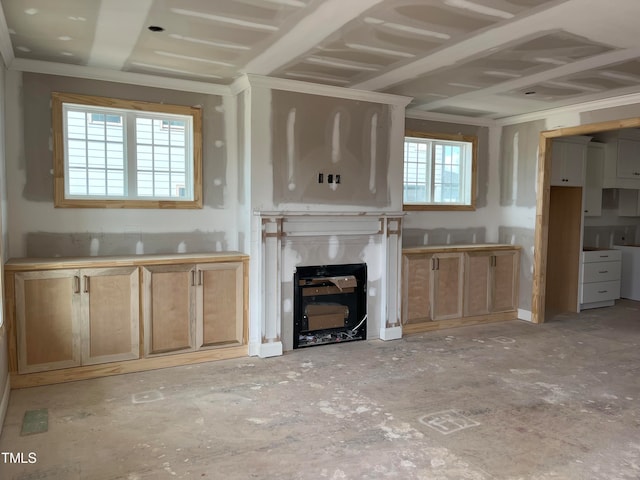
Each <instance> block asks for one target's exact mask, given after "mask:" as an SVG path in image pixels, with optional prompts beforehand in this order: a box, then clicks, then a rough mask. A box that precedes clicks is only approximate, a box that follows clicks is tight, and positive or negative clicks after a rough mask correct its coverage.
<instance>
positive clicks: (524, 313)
mask: <svg viewBox="0 0 640 480" xmlns="http://www.w3.org/2000/svg"><path fill="white" fill-rule="evenodd" d="M518 318H519V319H520V320H526V321H527V322H530V321H531V318H532V314H531V311H529V310H522V309H521V308H519V309H518Z"/></svg>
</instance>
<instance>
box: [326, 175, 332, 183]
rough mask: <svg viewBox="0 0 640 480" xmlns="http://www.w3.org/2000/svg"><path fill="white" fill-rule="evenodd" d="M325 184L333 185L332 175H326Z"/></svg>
mask: <svg viewBox="0 0 640 480" xmlns="http://www.w3.org/2000/svg"><path fill="white" fill-rule="evenodd" d="M327 183H333V173H330V174H329V175H327Z"/></svg>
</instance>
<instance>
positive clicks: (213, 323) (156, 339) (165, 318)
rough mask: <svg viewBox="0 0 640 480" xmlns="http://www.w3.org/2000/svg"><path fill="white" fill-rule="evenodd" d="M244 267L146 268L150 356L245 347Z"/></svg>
mask: <svg viewBox="0 0 640 480" xmlns="http://www.w3.org/2000/svg"><path fill="white" fill-rule="evenodd" d="M242 267H243V264H242V263H241V262H230V263H212V264H195V265H194V264H184V265H162V266H149V267H144V268H143V283H144V286H145V287H144V314H143V315H144V323H145V332H146V335H145V354H146V355H157V354H167V353H181V352H185V351H193V350H200V349H203V348H207V347H216V346H224V345H229V344H241V343H242V341H243V296H242V291H243V284H242V282H243V268H242Z"/></svg>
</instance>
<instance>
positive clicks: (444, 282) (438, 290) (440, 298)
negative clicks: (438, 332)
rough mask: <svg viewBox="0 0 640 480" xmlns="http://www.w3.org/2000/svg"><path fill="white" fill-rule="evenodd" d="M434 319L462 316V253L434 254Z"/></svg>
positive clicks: (432, 300)
mask: <svg viewBox="0 0 640 480" xmlns="http://www.w3.org/2000/svg"><path fill="white" fill-rule="evenodd" d="M433 259H434V261H435V262H436V264H435V269H434V272H433V273H434V275H433V290H432V293H433V297H432V299H431V302H432V305H433V319H434V320H446V319H449V318H458V317H461V316H462V283H463V282H462V273H463V269H462V254H460V253H449V254H447V253H444V254H436V255H434V256H433Z"/></svg>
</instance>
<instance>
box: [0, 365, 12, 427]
mask: <svg viewBox="0 0 640 480" xmlns="http://www.w3.org/2000/svg"><path fill="white" fill-rule="evenodd" d="M9 393H11V382H10V378H9V374H8V373H7V383H5V385H4V394H3V395H2V402H0V435H2V426H3V425H4V417H5V416H6V415H7V408H9Z"/></svg>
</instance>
